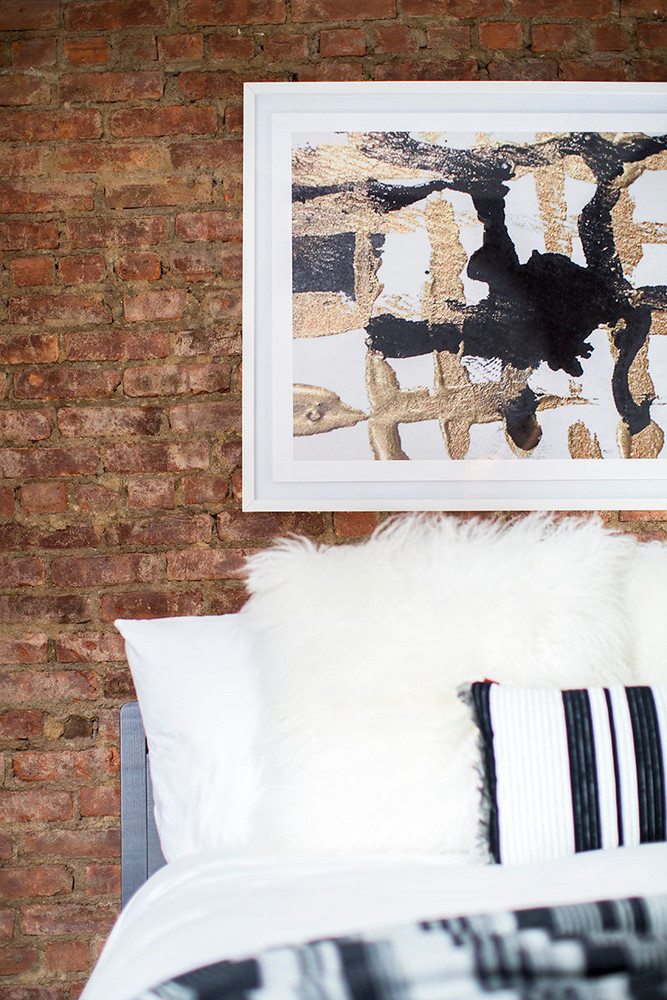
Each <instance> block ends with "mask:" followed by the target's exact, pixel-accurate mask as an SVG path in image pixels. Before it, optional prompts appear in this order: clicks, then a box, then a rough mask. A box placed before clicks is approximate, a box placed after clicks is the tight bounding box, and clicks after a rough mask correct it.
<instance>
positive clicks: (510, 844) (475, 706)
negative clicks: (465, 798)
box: [462, 681, 667, 864]
mask: <svg viewBox="0 0 667 1000" xmlns="http://www.w3.org/2000/svg"><path fill="white" fill-rule="evenodd" d="M462 697H463V698H464V699H465V700H466V701H467V702H468V703H469V704H470V705H471V707H472V710H473V717H474V719H475V722H476V723H477V726H478V728H479V732H480V741H481V750H482V760H481V763H482V771H483V776H484V799H483V801H484V813H485V817H484V824H483V825H484V830H485V835H486V839H487V840H488V848H489V851H490V853H491V855H492V857H493V858H494V859H495V861H498V862H502V863H503V864H520V863H523V862H528V861H542V860H550V859H552V858H557V857H563V856H564V855H568V854H574V853H576V852H579V851H593V850H596V849H599V848H611V847H618V846H621V845H628V846H632V845H636V844H640V843H642V844H643V843H647V842H651V841H663V840H667V829H666V820H665V800H666V797H667V791H666V787H665V781H666V778H667V687H609V688H588V689H585V690H580V691H555V690H542V689H523V688H509V687H503V686H501V685H499V684H493V683H489V682H488V681H485V682H484V683H476V684H472V685H470V686H469V687H466V689H465V690H464V691H462Z"/></svg>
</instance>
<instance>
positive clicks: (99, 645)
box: [56, 632, 125, 663]
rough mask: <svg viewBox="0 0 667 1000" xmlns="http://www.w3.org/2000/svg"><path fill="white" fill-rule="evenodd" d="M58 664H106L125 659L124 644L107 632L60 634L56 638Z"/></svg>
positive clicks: (117, 637) (118, 637)
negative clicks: (110, 661)
mask: <svg viewBox="0 0 667 1000" xmlns="http://www.w3.org/2000/svg"><path fill="white" fill-rule="evenodd" d="M56 659H57V660H58V662H59V663H106V662H107V661H108V660H123V659H125V644H124V643H123V640H122V638H121V637H120V636H119V635H116V634H115V633H114V634H110V633H108V632H61V633H60V635H58V636H57V637H56Z"/></svg>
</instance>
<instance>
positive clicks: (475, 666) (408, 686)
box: [244, 516, 635, 852]
mask: <svg viewBox="0 0 667 1000" xmlns="http://www.w3.org/2000/svg"><path fill="white" fill-rule="evenodd" d="M634 546H635V543H634V541H633V540H632V539H630V538H628V537H624V536H618V535H615V534H613V533H612V532H610V531H608V530H606V529H605V528H604V527H603V526H602V525H601V524H600V523H599V522H598V521H597V520H594V519H586V520H577V519H573V518H566V519H562V520H560V521H556V520H551V519H549V518H545V517H542V516H526V517H522V518H519V519H517V520H516V521H515V522H512V523H510V524H506V525H500V524H499V523H498V522H490V521H484V520H469V521H460V520H459V519H457V518H455V517H451V516H437V517H434V516H418V517H416V516H413V517H405V518H399V519H396V520H394V521H392V522H390V523H389V524H388V525H387V526H385V527H383V528H382V529H380V530H379V531H377V532H376V533H375V534H374V536H373V537H371V538H370V539H369V540H368V541H366V542H364V543H362V544H358V545H338V546H329V547H326V546H320V547H318V546H315V545H313V544H312V543H310V542H309V541H307V540H305V539H293V540H286V541H282V542H280V543H279V544H278V545H276V546H275V547H274V548H272V549H270V550H267V551H266V552H264V553H260V554H258V555H256V556H254V557H253V558H251V559H250V560H249V566H248V586H249V589H250V592H251V595H252V596H251V598H250V601H249V602H248V605H247V606H246V609H244V613H246V614H247V615H248V618H249V621H250V622H251V624H252V628H253V631H254V634H255V635H256V637H257V640H258V643H259V649H260V650H261V653H260V656H259V663H260V664H261V666H260V671H261V680H260V691H261V694H260V699H261V702H262V706H263V707H262V708H261V709H260V711H261V712H262V720H263V721H262V725H261V727H260V737H259V741H260V747H261V752H262V755H263V791H262V794H261V796H260V800H259V805H258V813H257V817H256V828H257V833H256V837H255V840H256V843H257V845H258V846H259V845H261V846H262V847H264V848H267V849H272V850H285V851H296V850H364V851H365V850H368V851H373V850H381V851H385V850H386V851H419V852H443V851H464V852H467V851H470V850H471V848H472V847H473V846H474V844H475V840H476V830H477V808H478V788H477V786H478V782H477V779H476V777H475V763H476V760H477V734H476V731H475V726H474V723H473V722H472V719H471V717H470V713H469V711H468V710H467V708H466V706H465V705H464V704H463V703H462V702H461V701H460V699H459V698H458V697H457V688H458V686H459V685H460V684H461V683H463V682H466V681H474V680H484V679H485V678H489V679H494V680H498V681H502V682H505V683H513V684H518V685H527V684H530V685H537V686H544V687H556V688H559V687H564V686H581V685H589V684H596V683H604V684H611V683H628V682H632V681H633V677H632V676H631V672H630V668H629V667H628V662H629V660H628V649H627V626H626V618H625V613H624V605H623V594H622V589H621V587H620V581H621V580H622V578H623V574H624V572H625V569H626V566H627V562H628V559H629V558H630V557H631V554H632V551H633V548H634Z"/></svg>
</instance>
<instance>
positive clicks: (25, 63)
mask: <svg viewBox="0 0 667 1000" xmlns="http://www.w3.org/2000/svg"><path fill="white" fill-rule="evenodd" d="M11 52H12V65H13V66H16V68H17V69H28V68H29V69H39V68H40V67H42V66H53V65H54V64H55V61H56V40H55V38H30V39H28V40H27V41H25V42H12V44H11Z"/></svg>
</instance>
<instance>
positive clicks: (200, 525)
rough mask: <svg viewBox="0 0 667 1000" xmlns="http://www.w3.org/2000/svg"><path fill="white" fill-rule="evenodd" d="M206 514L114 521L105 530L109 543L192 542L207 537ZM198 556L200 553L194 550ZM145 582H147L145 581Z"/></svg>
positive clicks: (207, 518) (208, 533)
mask: <svg viewBox="0 0 667 1000" xmlns="http://www.w3.org/2000/svg"><path fill="white" fill-rule="evenodd" d="M211 528H212V524H211V518H210V517H209V516H208V514H192V515H182V514H172V515H169V514H167V515H164V516H163V517H154V518H147V519H144V520H141V521H125V522H122V521H120V522H115V523H114V524H112V525H109V527H108V528H107V531H106V540H107V542H108V544H109V545H118V546H121V547H125V546H128V545H149V546H153V545H194V544H196V543H197V542H209V541H210V540H211ZM197 554H198V555H202V553H201V552H198V553H197ZM146 582H147V581H146Z"/></svg>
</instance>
